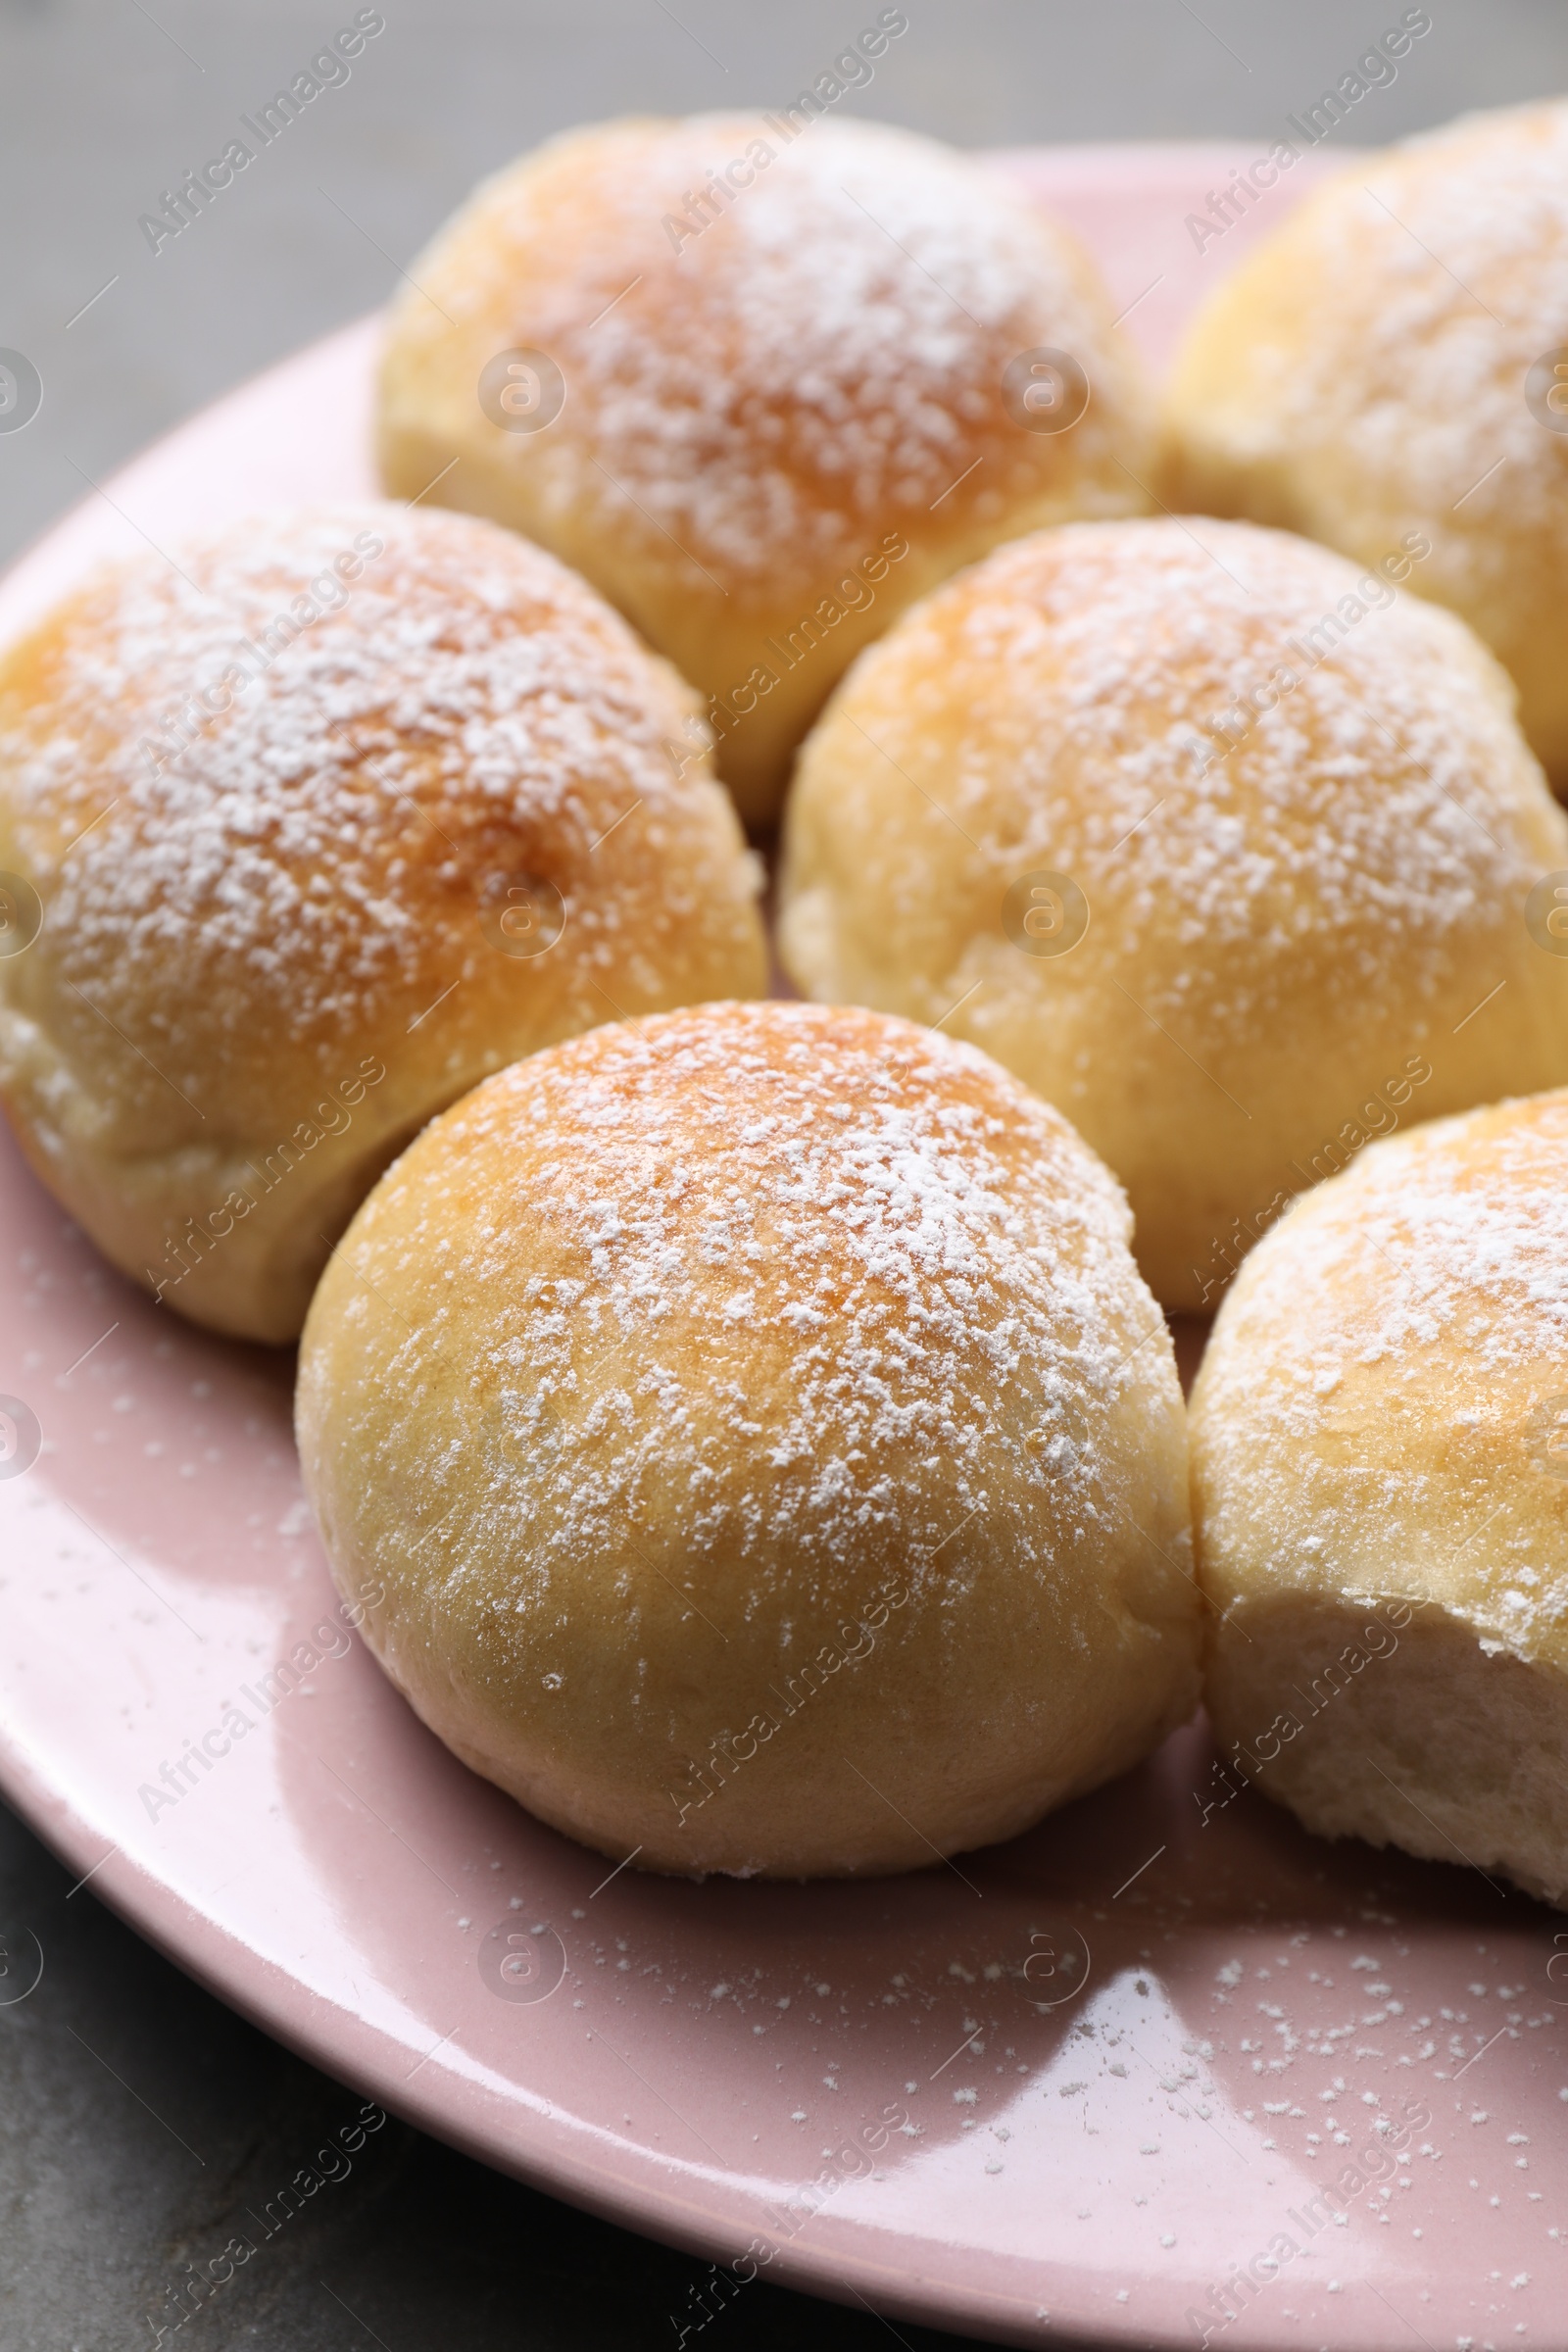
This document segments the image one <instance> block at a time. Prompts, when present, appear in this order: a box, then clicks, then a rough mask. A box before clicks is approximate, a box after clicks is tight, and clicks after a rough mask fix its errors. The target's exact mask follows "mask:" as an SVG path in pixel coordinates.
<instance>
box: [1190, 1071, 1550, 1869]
mask: <svg viewBox="0 0 1568 2352" xmlns="http://www.w3.org/2000/svg"><path fill="white" fill-rule="evenodd" d="M1193 1500H1194V1511H1195V1515H1196V1518H1197V1522H1198V1528H1199V1549H1200V1566H1201V1575H1202V1580H1203V1586H1204V1590H1205V1592H1206V1593H1208V1595H1209V1597H1210V1599H1211V1600H1212V1602H1213V1603H1214V1607H1213V1610H1212V1611H1211V1612H1210V1614H1209V1616H1208V1619H1207V1623H1208V1627H1209V1638H1208V1662H1207V1682H1206V1693H1205V1694H1206V1699H1207V1704H1208V1709H1209V1713H1210V1715H1211V1717H1212V1719H1213V1722H1214V1725H1215V1728H1216V1731H1217V1732H1218V1734H1219V1736H1220V1739H1221V1741H1222V1743H1223V1744H1224V1746H1225V1747H1226V1748H1227V1750H1228V1751H1229V1755H1230V1759H1231V1764H1232V1769H1233V1771H1234V1772H1235V1773H1236V1774H1237V1775H1238V1776H1239V1777H1246V1778H1250V1779H1252V1780H1254V1781H1255V1782H1256V1784H1257V1786H1258V1787H1259V1788H1260V1789H1263V1790H1264V1791H1265V1793H1266V1794H1268V1795H1270V1796H1272V1797H1274V1798H1276V1799H1277V1801H1278V1802H1280V1803H1281V1804H1285V1805H1289V1806H1290V1807H1291V1809H1292V1810H1293V1811H1294V1812H1296V1813H1298V1814H1299V1816H1300V1818H1301V1820H1302V1821H1303V1822H1305V1824H1306V1826H1307V1828H1308V1829H1311V1830H1318V1831H1321V1832H1322V1833H1323V1834H1324V1835H1325V1836H1328V1837H1330V1838H1342V1837H1348V1836H1354V1837H1359V1838H1370V1839H1371V1840H1372V1841H1373V1843H1374V1844H1376V1845H1390V1844H1392V1845H1400V1846H1403V1847H1404V1848H1405V1849H1406V1851H1407V1852H1410V1853H1414V1854H1425V1855H1427V1856H1429V1857H1431V1858H1433V1859H1434V1860H1437V1861H1446V1862H1470V1863H1474V1864H1475V1865H1477V1866H1478V1867H1479V1868H1481V1869H1484V1870H1493V1871H1501V1872H1502V1873H1504V1874H1505V1875H1506V1876H1507V1877H1509V1878H1511V1879H1514V1880H1517V1882H1518V1883H1519V1885H1520V1886H1522V1887H1529V1888H1530V1889H1531V1891H1532V1892H1533V1893H1535V1894H1540V1895H1544V1897H1545V1898H1546V1900H1547V1901H1548V1902H1553V1903H1558V1904H1562V1903H1564V1902H1568V1813H1565V1810H1564V1802H1563V1791H1564V1789H1565V1788H1568V1094H1562V1093H1557V1094H1549V1095H1539V1096H1536V1097H1535V1098H1534V1099H1533V1100H1530V1101H1526V1102H1515V1103H1499V1104H1497V1105H1496V1106H1495V1108H1492V1109H1488V1110H1476V1111H1471V1112H1470V1113H1468V1115H1466V1116H1465V1117H1462V1118H1454V1119H1445V1120H1441V1121H1439V1122H1437V1123H1436V1124H1434V1125H1432V1126H1429V1127H1422V1128H1417V1129H1415V1130H1413V1131H1412V1133H1411V1134H1409V1135H1407V1136H1397V1137H1395V1138H1394V1139H1393V1140H1392V1141H1391V1142H1388V1143H1385V1144H1380V1145H1378V1146H1377V1148H1376V1149H1375V1150H1374V1151H1371V1152H1368V1153H1367V1154H1366V1156H1365V1158H1364V1159H1362V1160H1361V1161H1360V1162H1359V1163H1358V1164H1357V1165H1356V1167H1355V1168H1353V1169H1352V1170H1350V1171H1349V1173H1348V1174H1347V1175H1344V1176H1342V1177H1340V1178H1338V1179H1337V1181H1336V1182H1334V1183H1333V1184H1328V1185H1325V1186H1324V1187H1323V1188H1322V1189H1321V1190H1320V1191H1319V1192H1316V1193H1313V1194H1311V1195H1309V1196H1308V1197H1307V1199H1305V1200H1304V1201H1299V1202H1298V1204H1297V1206H1296V1207H1295V1208H1293V1209H1292V1211H1291V1213H1290V1215H1289V1216H1288V1217H1287V1218H1286V1220H1285V1222H1284V1223H1283V1224H1282V1225H1281V1226H1279V1227H1278V1228H1277V1229H1276V1231H1275V1232H1273V1233H1272V1234H1270V1236H1269V1237H1268V1239H1267V1240H1266V1241H1265V1242H1264V1243H1263V1244H1262V1246H1261V1247H1260V1248H1259V1249H1258V1250H1256V1251H1255V1253H1254V1254H1253V1256H1252V1257H1251V1258H1250V1260H1249V1262H1248V1264H1247V1266H1246V1267H1245V1268H1244V1269H1243V1272H1242V1275H1241V1278H1240V1280H1239V1281H1238V1282H1237V1284H1236V1287H1235V1289H1234V1291H1233V1292H1232V1293H1231V1295H1230V1297H1229V1298H1228V1299H1227V1300H1226V1302H1225V1305H1224V1308H1223V1309H1222V1311H1221V1313H1220V1317H1219V1320H1218V1322H1217V1323H1216V1325H1215V1327H1214V1333H1213V1337H1212V1338H1211V1340H1210V1342H1209V1347H1208V1352H1207V1354H1206V1355H1205V1357H1204V1359H1203V1366H1202V1370H1201V1373H1200V1375H1199V1380H1198V1386H1197V1388H1196V1389H1195V1391H1194V1394H1193Z"/></svg>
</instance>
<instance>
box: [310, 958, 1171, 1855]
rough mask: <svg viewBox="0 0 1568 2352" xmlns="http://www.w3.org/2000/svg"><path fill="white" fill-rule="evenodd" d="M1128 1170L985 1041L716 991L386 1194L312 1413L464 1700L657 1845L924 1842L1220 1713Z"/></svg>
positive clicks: (552, 1057) (322, 1318) (317, 1480)
mask: <svg viewBox="0 0 1568 2352" xmlns="http://www.w3.org/2000/svg"><path fill="white" fill-rule="evenodd" d="M1127 1231H1128V1216H1127V1207H1126V1202H1125V1201H1124V1200H1123V1198H1122V1195H1121V1193H1120V1191H1119V1190H1118V1188H1117V1186H1116V1184H1115V1183H1114V1181H1113V1180H1112V1179H1111V1177H1110V1176H1109V1175H1108V1174H1107V1173H1106V1171H1105V1170H1104V1168H1103V1167H1102V1165H1101V1164H1100V1162H1099V1161H1098V1160H1097V1159H1096V1158H1095V1156H1094V1154H1093V1153H1092V1152H1089V1151H1087V1150H1086V1149H1085V1147H1084V1145H1083V1144H1082V1143H1081V1142H1080V1140H1079V1138H1078V1137H1077V1136H1076V1135H1074V1133H1073V1132H1072V1130H1071V1128H1070V1127H1069V1126H1068V1125H1067V1123H1066V1121H1065V1120H1064V1119H1062V1118H1060V1117H1058V1116H1057V1114H1056V1113H1055V1112H1054V1110H1052V1109H1051V1108H1049V1106H1048V1105H1047V1104H1045V1103H1041V1102H1040V1101H1039V1100H1038V1099H1037V1098H1035V1097H1033V1096H1031V1095H1030V1094H1029V1093H1028V1092H1027V1091H1026V1090H1025V1089H1024V1088H1023V1087H1021V1086H1019V1085H1017V1084H1016V1082H1015V1081H1014V1080H1012V1079H1011V1078H1009V1077H1008V1076H1007V1075H1006V1073H1005V1071H1004V1070H1001V1069H999V1068H998V1067H997V1066H996V1064H995V1063H994V1062H992V1061H990V1060H988V1059H987V1058H986V1056H985V1055H984V1054H976V1053H975V1052H974V1051H973V1049H972V1048H969V1047H965V1046H956V1045H952V1044H950V1043H949V1042H948V1041H947V1040H946V1039H944V1038H940V1037H934V1036H932V1035H930V1034H929V1033H928V1032H926V1031H923V1030H920V1029H916V1028H914V1027H912V1026H911V1025H909V1024H908V1023H907V1022H903V1021H892V1020H886V1019H883V1018H882V1017H881V1016H879V1015H878V1014H876V1013H869V1012H855V1011H850V1012H840V1011H828V1010H823V1009H821V1008H819V1007H817V1006H814V1005H780V1004H764V1005H704V1006H701V1007H699V1008H695V1009H692V1010H689V1011H684V1012H675V1013H669V1014H665V1015H662V1016H661V1017H660V1018H657V1019H653V1020H646V1021H638V1022H632V1023H626V1024H616V1025H614V1026H612V1027H609V1028H605V1029H599V1030H595V1031H594V1032H592V1033H591V1034H590V1035H589V1036H586V1037H582V1038H578V1039H575V1040H573V1041H572V1042H571V1043H569V1044H566V1045H563V1046H557V1047H553V1048H552V1049H551V1050H550V1051H549V1052H547V1053H544V1054H536V1055H535V1056H534V1057H533V1058H532V1059H531V1060H528V1061H525V1062H518V1063H516V1064H515V1066H514V1067H513V1068H512V1069H510V1070H506V1071H503V1072H502V1073H501V1074H500V1075H499V1076H498V1077H496V1078H492V1079H490V1080H488V1081H487V1082H486V1083H485V1084H484V1085H483V1086H482V1087H479V1088H478V1089H476V1090H475V1092H474V1093H473V1094H471V1095H470V1096H468V1097H467V1099H466V1101H465V1102H463V1103H459V1104H458V1105H457V1106H456V1107H455V1108H454V1109H453V1110H451V1111H449V1112H448V1113H447V1114H446V1116H445V1117H444V1118H442V1119H439V1120H437V1121H436V1122H435V1123H434V1125H432V1126H431V1127H430V1128H428V1129H427V1130H426V1132H425V1133H424V1134H423V1135H422V1136H421V1137H420V1138H419V1139H418V1141H417V1143H416V1144H415V1145H414V1146H413V1147H412V1149H411V1150H410V1151H409V1152H407V1153H406V1154H405V1155H404V1157H403V1158H402V1159H401V1160H399V1161H398V1163H397V1165H396V1166H395V1167H393V1168H392V1169H390V1170H389V1171H388V1173H387V1174H386V1176H385V1177H383V1179H382V1181H381V1183H380V1184H379V1185H378V1186H377V1188H376V1190H375V1192H374V1193H373V1194H372V1195H371V1196H370V1198H369V1200H368V1201H367V1202H366V1203H365V1206H364V1207H363V1208H362V1209H361V1211H360V1214H359V1216H358V1217H357V1218H356V1220H355V1222H354V1224H353V1225H352V1226H351V1228H350V1230H349V1232H348V1234H347V1235H346V1236H345V1238H344V1240H343V1243H342V1245H341V1247H340V1249H339V1250H338V1252H337V1254H336V1256H335V1257H334V1258H333V1260H332V1262H331V1264H330V1265H329V1266H328V1268H327V1270H326V1272H325V1274H324V1275H323V1277H322V1280H321V1286H320V1289H319V1292H318V1293H317V1297H316V1299H315V1302H314V1304H313V1306H312V1308H311V1315H310V1321H309V1323H308V1324H307V1326H306V1332H305V1341H304V1347H303V1350H302V1354H301V1363H300V1388H299V1400H298V1411H297V1421H298V1430H299V1439H300V1452H301V1458H302V1460H303V1463H304V1468H305V1477H306V1483H307V1488H308V1491H309V1493H310V1495H311V1497H312V1499H313V1501H314V1503H315V1506H316V1510H317V1514H318V1518H319V1524H320V1528H321V1534H322V1538H323V1540H324V1542H325V1544H326V1548H327V1554H328V1557H329V1559H330V1560H331V1562H332V1566H333V1570H334V1573H335V1574H336V1575H337V1577H338V1578H339V1579H340V1580H341V1581H343V1582H344V1583H345V1584H346V1585H348V1586H352V1587H353V1589H354V1590H355V1591H359V1590H360V1589H361V1586H362V1582H363V1581H366V1580H368V1579H369V1578H370V1576H371V1574H372V1572H373V1579H374V1582H375V1584H376V1586H377V1587H378V1588H380V1589H381V1591H382V1592H383V1594H384V1597H383V1599H382V1600H381V1601H379V1602H378V1603H377V1605H376V1606H375V1607H374V1608H373V1609H372V1610H371V1612H370V1614H369V1617H368V1620H367V1623H366V1634H367V1639H368V1641H369V1642H370V1644H371V1646H372V1648H373V1649H374V1650H375V1653H376V1655H377V1656H378V1657H379V1658H380V1660H381V1663H382V1665H383V1666H384V1667H385V1668H386V1670H387V1672H388V1673H389V1674H390V1675H391V1677H392V1679H393V1681H394V1682H395V1683H396V1684H397V1685H398V1686H399V1688H400V1689H401V1690H402V1691H404V1692H405V1694H406V1695H407V1697H408V1698H409V1700H410V1702H411V1703H412V1704H413V1706H414V1707H415V1708H416V1709H417V1712H418V1713H419V1714H420V1715H421V1716H422V1717H423V1719H424V1721H425V1722H426V1723H427V1724H429V1726H430V1727H431V1729H432V1730H433V1731H435V1732H436V1733H438V1734H439V1736H440V1737H441V1738H442V1739H443V1740H445V1741H446V1742H447V1743H448V1745H449V1746H450V1747H452V1748H453V1749H454V1750H455V1751H456V1752H457V1754H458V1755H460V1756H461V1757H462V1758H463V1759H464V1761H465V1762H466V1763H467V1764H469V1765H471V1766H472V1767H473V1769H474V1770H475V1771H476V1772H480V1773H483V1774H484V1775H485V1776H486V1778H488V1779H490V1780H493V1781H495V1782H497V1783H498V1784H499V1785H500V1786H501V1787H502V1788H503V1789H508V1790H509V1791H510V1792H511V1793H512V1795H514V1796H515V1797H516V1798H517V1799H518V1800H519V1802H521V1803H522V1804H525V1805H527V1806H528V1807H530V1809H531V1810H532V1811H533V1812H535V1813H537V1814H539V1815H540V1816H541V1817H542V1818H543V1819H544V1820H546V1821H548V1822H551V1823H553V1824H555V1826H556V1827H557V1828H559V1829H563V1830H566V1831H568V1832H570V1834H571V1835H572V1836H573V1837H576V1838H582V1839H583V1840H584V1841H585V1842H586V1843H588V1844H590V1845H593V1846H597V1847H598V1848H600V1850H601V1851H603V1852H604V1853H606V1854H612V1855H613V1856H614V1858H615V1860H616V1861H617V1862H619V1861H622V1860H625V1859H628V1858H629V1859H632V1860H634V1861H635V1864H636V1866H637V1867H638V1868H640V1869H650V1870H662V1871H673V1872H690V1873H701V1872H704V1871H729V1872H734V1873H737V1874H739V1875H742V1876H750V1875H753V1874H755V1873H760V1874H762V1875H763V1876H767V1877H806V1876H809V1875H814V1874H823V1873H825V1874H843V1873H855V1872H882V1871H893V1870H905V1869H909V1868H919V1867H921V1866H922V1865H924V1864H927V1863H929V1862H931V1861H932V1860H933V1859H935V1858H936V1857H937V1856H938V1855H941V1854H947V1853H951V1852H953V1851H954V1850H955V1849H956V1848H960V1847H964V1846H970V1845H975V1844H979V1843H982V1842H985V1841H987V1840H990V1839H993V1838H1005V1837H1008V1836H1010V1835H1012V1834H1013V1833H1014V1832H1015V1831H1019V1830H1022V1829H1024V1828H1026V1827H1027V1826H1028V1825H1029V1824H1030V1823H1031V1822H1033V1821H1034V1820H1036V1819H1037V1818H1038V1816H1039V1815H1040V1814H1042V1813H1043V1812H1045V1811H1046V1810H1047V1809H1048V1808H1049V1807H1050V1806H1052V1805H1055V1804H1059V1803H1060V1802H1061V1801H1062V1800H1063V1799H1064V1798H1065V1797H1068V1796H1071V1795H1073V1794H1075V1793H1076V1792H1077V1791H1079V1790H1081V1789H1090V1788H1093V1787H1094V1786H1095V1785H1096V1784H1097V1783H1099V1782H1101V1781H1103V1780H1105V1779H1107V1778H1108V1777H1109V1776H1110V1775H1111V1774H1113V1773H1116V1772H1119V1771H1121V1770H1122V1769H1123V1768H1124V1767H1125V1766H1127V1765H1129V1764H1131V1763H1133V1762H1134V1761H1136V1759H1137V1758H1138V1757H1140V1756H1142V1755H1143V1754H1144V1753H1145V1752H1146V1751H1147V1750H1148V1749H1149V1748H1151V1747H1152V1745H1153V1744H1154V1743H1155V1742H1156V1741H1157V1740H1159V1739H1160V1738H1161V1737H1162V1736H1163V1735H1164V1733H1165V1732H1167V1731H1168V1730H1170V1729H1171V1728H1172V1727H1173V1726H1174V1725H1176V1724H1177V1723H1179V1722H1180V1721H1182V1719H1183V1718H1184V1717H1185V1716H1186V1715H1187V1714H1188V1713H1189V1712H1190V1711H1191V1709H1192V1706H1193V1703H1194V1699H1195V1696H1196V1690H1197V1656H1198V1646H1199V1634H1198V1607H1199V1600H1198V1594H1197V1590H1196V1587H1195V1585H1194V1583H1193V1581H1192V1578H1191V1576H1190V1573H1189V1571H1188V1567H1187V1541H1188V1539H1187V1495H1186V1449H1185V1431H1184V1418H1183V1406H1182V1398H1181V1392H1180V1390H1179V1388H1178V1386H1177V1381H1176V1373H1175V1366H1174V1361H1173V1358H1172V1353H1171V1348H1170V1342H1169V1339H1168V1337H1167V1334H1166V1331H1165V1327H1164V1324H1163V1323H1162V1321H1161V1319H1160V1316H1159V1313H1158V1310H1157V1308H1156V1307H1155V1305H1154V1302H1153V1300H1152V1299H1151V1298H1150V1296H1149V1293H1148V1291H1147V1290H1146V1289H1145V1287H1144V1284H1143V1283H1142V1281H1141V1280H1140V1279H1139V1276H1138V1272H1137V1269H1136V1268H1135V1266H1134V1264H1133V1261H1132V1258H1131V1256H1130V1254H1129V1252H1128V1249H1127Z"/></svg>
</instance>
